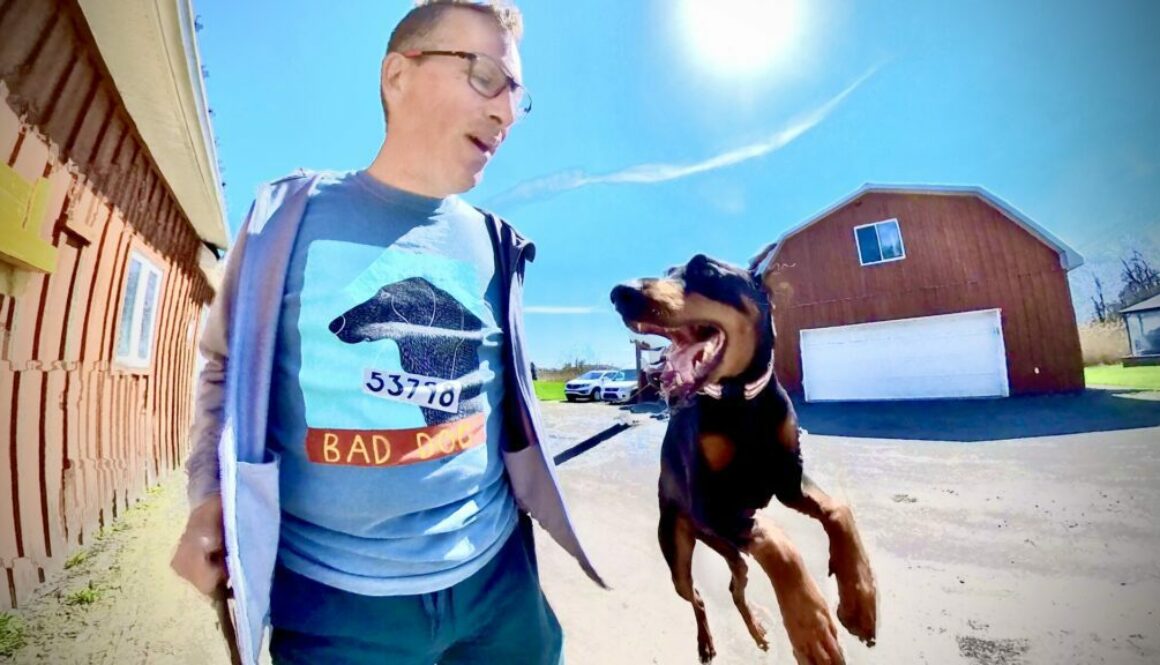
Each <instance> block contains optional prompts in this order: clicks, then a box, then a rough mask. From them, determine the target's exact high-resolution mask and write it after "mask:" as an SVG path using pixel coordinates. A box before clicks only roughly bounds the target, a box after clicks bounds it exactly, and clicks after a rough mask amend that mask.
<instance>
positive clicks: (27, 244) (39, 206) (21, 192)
mask: <svg viewBox="0 0 1160 665" xmlns="http://www.w3.org/2000/svg"><path fill="white" fill-rule="evenodd" d="M48 194H49V183H48V179H47V178H38V179H37V180H36V182H32V183H30V182H28V181H26V180H25V179H24V178H22V177H21V176H20V174H19V173H17V172H16V171H15V170H14V169H13V168H12V167H10V166H8V165H6V164H0V261H3V262H5V263H7V264H10V266H12V267H15V268H20V269H25V270H39V271H40V272H52V271H53V270H54V269H55V268H56V248H55V247H53V246H52V243H50V242H48V241H46V240H43V239H42V238H41V237H40V233H39V230H40V224H41V222H42V221H43V219H44V213H45V207H46V206H47V205H48ZM4 272H5V273H7V274H3V275H0V288H8V287H10V286H12V285H14V284H16V282H18V281H19V280H17V279H16V278H15V277H14V276H13V274H14V273H15V272H17V271H14V270H12V269H11V268H8V269H7V270H6V271H4Z"/></svg>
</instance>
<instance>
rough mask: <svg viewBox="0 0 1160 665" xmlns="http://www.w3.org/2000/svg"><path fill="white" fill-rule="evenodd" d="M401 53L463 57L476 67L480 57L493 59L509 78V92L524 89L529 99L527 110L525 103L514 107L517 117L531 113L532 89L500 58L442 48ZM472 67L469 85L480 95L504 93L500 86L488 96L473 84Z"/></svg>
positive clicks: (402, 54) (410, 56) (412, 57)
mask: <svg viewBox="0 0 1160 665" xmlns="http://www.w3.org/2000/svg"><path fill="white" fill-rule="evenodd" d="M399 55H401V56H403V57H404V58H407V59H415V58H421V57H424V56H428V55H442V56H448V57H453V58H462V59H464V60H466V61H468V62H469V63H471V67H474V66H475V63H476V62H477V61H478V60H479V59H480V58H487V59H488V60H491V61H492V62H494V63H495V64H496V66H498V67H499V71H500V72H501V73H502V74H503V75H504V78H506V79H507V86H506V88H507V90H508V91H509V92H515V91H516V90H517V89H519V90H522V91H523V92H522V96H523V98H524V99H527V104H526V106H527V110H524V105H522V104H521V105H519V106H515V107H514V109H515V111H516V113H515V119H516V120H522V119H523V118H526V117H527V116H528V114H529V113H531V112H532V93H531V92H530V91H528V89H527V87H525V86H524V84H522V83H520V82H519V81H517V80H516V79H515V77H513V76H512V75H511V72H509V71H508V69H507V67H504V65H503V63H502V62H500V61H499V60H497V59H496V58H494V57H493V56H490V55H488V54H486V53H475V52H473V51H442V50H419V49H412V50H408V51H401V52H400V53H399ZM471 67H469V68H468V70H467V85H469V86H471V89H472V90H474V91H475V92H476V93H477V94H479V96H481V97H483V98H484V99H495V98H496V97H499V95H500V93H502V92H503V91H504V88H500V89H499V90H496V92H495V94H494V95H491V96H488V95H487V94H486V93H484V92H483V91H482V90H480V89H479V88H477V87H475V85H474V84H472V82H471Z"/></svg>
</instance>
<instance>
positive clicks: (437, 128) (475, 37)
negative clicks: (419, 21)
mask: <svg viewBox="0 0 1160 665" xmlns="http://www.w3.org/2000/svg"><path fill="white" fill-rule="evenodd" d="M416 48H417V49H418V50H425V51H426V50H447V51H466V52H470V53H480V54H484V55H488V56H491V57H492V58H495V60H496V61H498V62H500V63H502V64H503V66H504V67H505V68H506V69H507V70H508V72H509V73H510V74H511V76H512V77H513V78H514V79H515V80H516V81H522V78H523V73H522V69H521V63H520V56H519V52H518V51H517V49H516V46H515V43H514V42H513V41H512V40H511V38H510V36H509V35H507V34H506V33H505V32H504V31H503V30H502V29H501V28H500V27H499V26H497V25H496V24H495V22H494V21H492V20H491V19H490V18H488V17H487V16H482V15H479V14H477V13H476V12H474V11H470V10H454V11H448V12H447V13H446V14H444V15H443V17H442V19H441V21H440V23H439V25H438V27H436V29H435V30H434V31H433V32H432V34H431V35H429V36H428V37H427V38H426V39H424V40H422V42H421V43H419V44H417V45H416ZM402 67H403V69H402V70H401V71H402V73H401V76H400V79H399V85H397V86H392V85H391V84H390V83H389V82H388V83H387V89H386V90H387V95H388V102H389V104H390V116H389V118H388V121H387V132H388V136H390V134H392V133H394V134H395V136H394V137H393V140H396V141H397V144H398V145H400V146H402V147H403V148H404V151H403V152H404V154H405V156H406V157H407V158H408V159H410V160H412V161H411V163H409V164H408V165H407V168H408V169H409V170H413V171H414V173H415V175H416V176H417V177H419V178H420V179H421V180H422V181H424V182H425V183H426V184H427V187H426V189H427V190H428V193H429V194H433V195H450V194H455V193H460V192H465V191H467V190H469V189H471V188H472V187H475V186H476V185H477V184H479V181H480V180H481V179H482V178H483V169H484V167H485V166H486V165H487V163H488V161H490V160H491V158H492V156H493V155H494V154H495V152H496V150H498V149H499V146H500V144H501V143H502V142H503V141H504V139H505V138H506V137H507V133H508V130H509V129H510V128H511V125H512V123H513V122H514V121H515V114H514V110H513V108H512V101H511V99H512V98H511V93H510V91H508V90H506V89H505V90H504V91H503V92H501V93H500V94H499V95H498V96H496V97H494V98H492V99H488V98H486V97H484V96H483V95H481V94H480V93H479V92H476V90H475V89H474V88H472V86H471V85H470V84H469V83H468V78H467V74H468V70H469V69H470V67H471V62H470V61H469V60H467V59H464V58H457V57H449V56H426V57H419V58H411V59H408V60H406V61H404V62H402Z"/></svg>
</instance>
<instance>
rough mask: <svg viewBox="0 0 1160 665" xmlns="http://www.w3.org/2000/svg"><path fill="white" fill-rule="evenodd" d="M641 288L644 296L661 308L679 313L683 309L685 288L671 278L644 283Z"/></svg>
mask: <svg viewBox="0 0 1160 665" xmlns="http://www.w3.org/2000/svg"><path fill="white" fill-rule="evenodd" d="M641 290H642V292H643V293H644V295H645V297H646V298H648V299H649V300H651V301H653V302H654V303H656V304H657V305H658V306H659V307H660V308H661V309H662V310H667V311H668V312H671V313H673V314H680V313H681V312H682V310H684V309H685V290H684V289H682V288H681V287H680V285H679V284H677V283H676V282H674V281H672V280H668V279H658V280H656V281H653V282H649V283H647V284H645V285H644V288H643V289H641Z"/></svg>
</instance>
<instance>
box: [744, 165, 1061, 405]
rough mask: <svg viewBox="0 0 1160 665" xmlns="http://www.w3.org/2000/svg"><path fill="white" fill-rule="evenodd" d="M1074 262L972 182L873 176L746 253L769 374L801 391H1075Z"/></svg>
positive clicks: (859, 394) (891, 394) (830, 396)
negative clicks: (884, 182)
mask: <svg viewBox="0 0 1160 665" xmlns="http://www.w3.org/2000/svg"><path fill="white" fill-rule="evenodd" d="M1082 263H1083V259H1082V258H1081V257H1080V256H1079V255H1078V254H1077V253H1076V252H1075V251H1074V250H1073V249H1071V248H1070V247H1068V246H1067V245H1065V244H1064V243H1063V242H1062V241H1060V240H1059V239H1058V238H1056V237H1055V236H1053V235H1052V234H1051V233H1050V232H1048V231H1047V230H1046V229H1044V228H1043V227H1041V226H1039V225H1038V224H1036V223H1035V222H1033V221H1031V220H1030V219H1028V218H1027V217H1026V216H1025V215H1023V214H1021V213H1020V212H1019V211H1017V210H1015V209H1014V208H1012V207H1011V206H1010V205H1008V204H1006V203H1004V202H1003V201H1001V200H999V199H998V198H996V197H995V196H994V195H992V194H990V193H988V192H986V191H985V190H983V189H981V188H978V187H933V186H916V187H910V186H906V187H902V186H879V185H867V186H865V187H863V188H861V189H859V190H858V191H857V192H855V193H854V194H852V195H851V196H849V197H847V198H846V199H844V200H842V201H841V202H840V203H838V204H836V205H834V206H833V207H831V208H830V209H828V210H826V211H824V212H822V213H821V214H819V215H817V216H816V217H813V218H812V219H809V220H808V221H806V222H804V223H803V224H801V225H799V226H797V227H796V228H794V229H792V230H790V231H788V232H786V233H785V234H784V235H783V236H782V237H781V238H780V239H779V240H778V242H777V243H776V244H775V245H773V246H772V247H771V248H770V249H767V250H766V251H765V252H764V253H763V254H762V255H760V256H759V257H757V267H758V269H759V270H760V271H761V273H762V275H763V279H764V281H765V283H766V285H767V286H768V287H769V288H770V289H771V291H772V293H773V294H774V306H775V309H774V318H775V320H776V327H777V336H778V338H777V353H776V366H777V375H778V378H779V379H780V380H781V381H782V382H783V383H784V385H785V386H786V388H787V389H789V390H790V391H794V392H804V394H805V398H806V399H807V400H811V401H821V400H837V401H841V400H875V399H930V398H956V397H1005V396H1008V395H1023V394H1036V393H1051V392H1063V391H1074V390H1081V389H1082V388H1083V387H1084V378H1083V362H1082V358H1081V354H1080V345H1079V332H1078V329H1077V326H1076V320H1075V310H1074V308H1073V306H1072V301H1071V292H1070V289H1069V286H1068V281H1067V273H1068V271H1069V270H1071V269H1073V268H1076V267H1078V266H1080V265H1081V264H1082Z"/></svg>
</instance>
